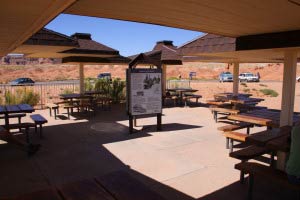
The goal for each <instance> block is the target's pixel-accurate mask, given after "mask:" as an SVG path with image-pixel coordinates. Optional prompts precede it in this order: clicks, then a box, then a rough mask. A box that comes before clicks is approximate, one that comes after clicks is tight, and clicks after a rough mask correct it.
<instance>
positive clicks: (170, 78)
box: [168, 76, 179, 80]
mask: <svg viewBox="0 0 300 200" xmlns="http://www.w3.org/2000/svg"><path fill="white" fill-rule="evenodd" d="M168 80H179V78H178V77H174V76H172V77H169V78H168Z"/></svg>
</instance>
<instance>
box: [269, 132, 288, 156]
mask: <svg viewBox="0 0 300 200" xmlns="http://www.w3.org/2000/svg"><path fill="white" fill-rule="evenodd" d="M290 137H291V136H290V135H284V136H282V137H279V138H275V139H273V140H271V141H269V142H267V144H266V147H267V148H268V149H270V150H271V151H282V152H290V146H291V143H290Z"/></svg>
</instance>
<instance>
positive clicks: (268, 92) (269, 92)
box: [259, 89, 278, 97]
mask: <svg viewBox="0 0 300 200" xmlns="http://www.w3.org/2000/svg"><path fill="white" fill-rule="evenodd" d="M259 91H260V92H261V93H263V94H264V95H267V96H271V97H277V96H278V93H277V92H276V91H275V90H272V89H261V90H259Z"/></svg>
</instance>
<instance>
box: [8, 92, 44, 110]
mask: <svg viewBox="0 0 300 200" xmlns="http://www.w3.org/2000/svg"><path fill="white" fill-rule="evenodd" d="M39 101H40V95H39V94H37V93H35V92H33V90H31V89H26V88H22V89H17V90H16V92H15V93H11V92H10V91H6V92H5V103H6V104H8V105H13V104H29V105H31V106H35V105H37V104H38V102H39Z"/></svg>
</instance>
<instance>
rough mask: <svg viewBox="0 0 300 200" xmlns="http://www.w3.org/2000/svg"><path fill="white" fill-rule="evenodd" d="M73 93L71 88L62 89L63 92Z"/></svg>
mask: <svg viewBox="0 0 300 200" xmlns="http://www.w3.org/2000/svg"><path fill="white" fill-rule="evenodd" d="M72 93H73V90H72V89H71V88H65V89H63V91H62V94H72Z"/></svg>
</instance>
